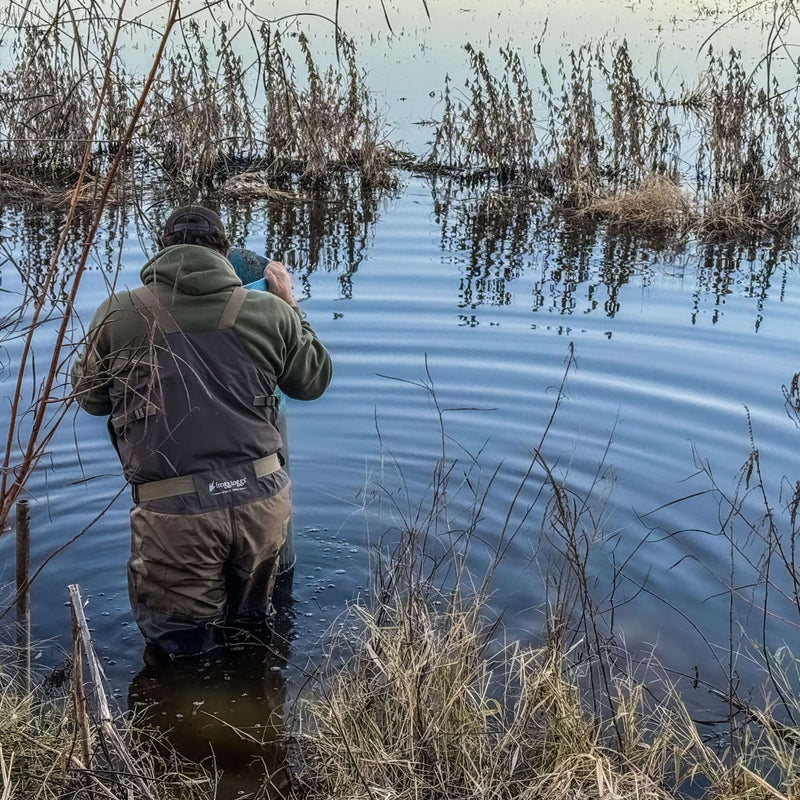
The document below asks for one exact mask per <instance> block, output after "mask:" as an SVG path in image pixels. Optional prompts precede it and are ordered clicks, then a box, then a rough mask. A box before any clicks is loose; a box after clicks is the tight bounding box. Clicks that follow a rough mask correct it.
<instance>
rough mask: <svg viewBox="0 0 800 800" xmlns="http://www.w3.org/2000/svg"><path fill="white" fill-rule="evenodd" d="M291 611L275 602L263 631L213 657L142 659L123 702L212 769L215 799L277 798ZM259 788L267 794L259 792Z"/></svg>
mask: <svg viewBox="0 0 800 800" xmlns="http://www.w3.org/2000/svg"><path fill="white" fill-rule="evenodd" d="M293 620H294V615H293V612H292V610H291V607H285V608H282V609H281V611H280V612H279V613H278V614H277V616H276V619H275V621H274V625H273V629H272V631H271V632H270V634H269V635H260V636H257V637H254V636H253V635H252V634H248V635H246V637H245V638H244V639H243V641H242V643H241V644H233V645H229V646H228V647H227V648H225V649H222V650H219V651H216V652H215V653H214V654H213V656H212V657H204V658H199V659H185V660H181V661H176V662H163V661H159V660H157V659H156V657H155V656H154V655H152V654H151V653H150V652H148V651H146V652H145V660H146V662H147V664H146V666H145V667H144V669H142V670H141V672H139V673H138V674H137V675H136V676H135V677H134V678H133V679H132V681H131V683H130V687H129V690H128V707H129V708H130V709H132V710H134V711H136V712H137V713H138V717H137V724H138V725H144V726H146V727H148V728H155V729H156V730H157V731H158V732H160V733H161V734H163V736H164V737H165V739H166V741H167V742H168V743H169V744H170V745H171V746H172V747H173V748H174V749H175V750H176V751H177V752H178V753H180V754H181V755H183V756H184V757H186V758H188V759H190V760H192V761H195V762H198V763H201V764H203V766H204V767H205V768H206V769H207V770H208V771H209V772H211V773H212V775H215V776H217V779H218V785H217V787H216V793H215V794H214V795H213V796H215V797H217V798H218V800H226V799H227V798H247V797H256V796H258V797H264V796H267V797H273V796H274V797H282V796H284V795H285V789H286V787H287V781H288V777H287V773H286V771H285V765H284V761H285V749H284V744H283V737H284V733H283V716H284V703H285V700H286V685H285V678H284V670H285V667H286V665H287V663H288V661H289V659H290V657H291V639H292V636H293V633H292V631H293V627H294V622H293ZM264 792H266V794H264Z"/></svg>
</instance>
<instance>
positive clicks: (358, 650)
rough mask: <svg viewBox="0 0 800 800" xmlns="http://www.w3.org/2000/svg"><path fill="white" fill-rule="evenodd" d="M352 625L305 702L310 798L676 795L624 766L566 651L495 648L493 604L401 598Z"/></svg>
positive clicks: (302, 770) (300, 744) (300, 732)
mask: <svg viewBox="0 0 800 800" xmlns="http://www.w3.org/2000/svg"><path fill="white" fill-rule="evenodd" d="M433 602H436V603H438V604H439V606H438V607H437V606H435V605H433ZM347 624H348V625H351V626H352V625H356V626H358V628H359V631H360V635H359V636H358V638H357V639H356V640H355V641H348V643H347V647H348V648H351V650H350V653H349V655H348V657H347V659H346V661H345V663H344V665H343V666H342V667H341V668H338V669H335V670H331V673H332V674H326V675H324V676H322V683H321V687H320V688H319V689H317V690H316V691H314V692H313V693H310V694H309V695H307V696H306V697H305V698H304V699H303V700H301V706H300V709H299V719H298V725H297V728H296V731H295V735H294V741H295V744H296V747H297V751H298V753H299V756H300V761H299V772H298V774H297V775H296V777H297V778H298V780H299V781H300V784H301V785H302V791H303V792H304V793H306V792H307V794H304V796H307V797H309V798H333V797H349V798H364V799H365V800H366V798H370V797H392V798H409V800H410V798H416V797H426V798H431V799H432V800H434V799H435V798H441V800H445V798H446V799H447V800H449V799H450V798H453V797H487V798H488V797H493V798H538V797H541V796H543V793H544V794H546V795H547V796H548V797H552V798H565V800H566V798H573V797H576V796H580V797H588V798H591V797H594V798H603V797H607V796H609V795H608V793H609V792H613V793H614V794H616V795H619V796H626V797H627V796H639V797H643V798H659V800H661V798H664V797H666V793H665V792H663V791H662V790H661V789H659V787H658V786H657V784H656V782H655V781H654V780H653V779H652V778H651V777H649V776H648V775H646V774H645V773H644V772H639V771H636V770H628V769H626V768H625V767H624V766H623V767H622V768H620V766H619V765H618V764H616V763H615V761H616V759H615V758H614V755H613V752H612V751H611V750H609V749H608V748H607V747H606V746H605V744H604V741H603V739H604V737H603V735H602V734H601V733H600V732H599V731H598V730H597V725H596V722H595V721H594V720H592V719H591V717H590V716H589V715H588V714H586V713H585V711H584V708H583V706H582V701H581V692H580V689H579V688H578V686H577V684H576V683H575V682H574V681H570V680H568V679H567V678H566V675H565V669H564V662H563V660H562V658H561V656H560V654H559V652H558V651H557V650H553V649H542V650H534V649H528V648H523V647H518V646H510V647H508V648H505V649H504V650H502V651H501V653H500V654H498V655H497V656H496V657H495V658H490V657H489V655H488V650H487V648H488V647H489V638H490V632H491V630H492V629H491V626H489V625H488V624H487V623H486V621H485V620H483V619H482V609H481V606H480V604H476V605H470V604H464V605H462V604H460V603H458V602H456V603H455V604H454V603H453V602H452V601H451V600H449V599H448V598H447V597H446V596H441V597H440V598H439V600H437V601H433V598H432V597H427V598H424V597H421V596H420V595H419V594H416V593H412V594H410V595H408V596H401V595H399V594H398V595H395V596H393V597H391V598H390V599H386V600H385V601H384V602H382V603H381V604H380V606H379V607H378V608H374V609H367V608H365V607H363V606H356V607H354V608H353V609H351V611H350V618H349V619H348V620H347Z"/></svg>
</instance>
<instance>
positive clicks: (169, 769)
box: [0, 667, 212, 800]
mask: <svg viewBox="0 0 800 800" xmlns="http://www.w3.org/2000/svg"><path fill="white" fill-rule="evenodd" d="M0 684H2V686H3V687H4V688H3V689H2V690H0V800H17V799H18V800H23V798H25V800H28V798H37V800H63V798H67V797H75V798H79V797H85V798H121V797H125V798H130V800H134V799H135V800H139V798H148V800H200V798H206V797H209V796H210V792H211V789H210V787H211V785H212V782H211V781H210V780H209V779H208V778H207V777H206V776H204V775H203V774H202V773H201V770H200V768H199V767H197V766H196V765H188V764H186V763H184V762H180V761H179V760H178V759H177V758H176V757H175V755H174V754H173V753H172V752H171V751H170V750H169V748H168V747H166V745H164V744H163V742H159V741H157V740H156V739H155V738H153V737H152V736H150V735H149V734H148V733H146V732H144V731H138V730H136V729H135V727H134V725H133V724H132V723H130V722H129V723H126V724H124V726H123V727H122V732H123V735H124V738H125V742H126V745H127V747H128V748H129V750H130V752H131V754H132V756H133V757H134V758H135V759H136V763H137V764H138V765H139V766H140V769H141V772H142V774H145V773H146V774H151V775H157V776H158V779H157V780H154V781H150V782H149V784H148V786H147V787H146V788H145V787H143V786H142V785H140V786H137V784H136V782H132V781H130V780H128V779H129V778H130V777H131V776H128V775H125V774H124V770H123V771H122V772H120V771H117V770H115V769H113V768H109V766H108V765H105V766H103V764H102V761H103V753H104V749H105V747H104V743H103V742H102V740H101V738H100V737H99V736H98V735H97V734H96V732H95V735H94V736H93V738H92V739H91V743H92V746H93V749H94V750H95V752H96V753H97V755H98V756H99V760H98V762H97V763H96V764H92V765H91V766H90V767H87V765H86V764H85V763H84V760H83V756H82V755H81V743H80V735H79V731H78V726H77V725H76V723H75V720H74V708H73V702H72V697H71V696H70V695H69V694H67V693H64V692H61V691H60V690H53V689H50V690H47V691H46V692H45V693H44V694H42V695H41V696H40V694H39V693H37V694H35V695H20V694H19V693H17V692H16V691H15V689H14V682H13V680H12V679H11V677H10V673H9V671H8V670H7V669H6V668H5V667H3V668H2V669H0Z"/></svg>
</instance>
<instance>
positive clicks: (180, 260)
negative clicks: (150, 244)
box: [72, 206, 331, 658]
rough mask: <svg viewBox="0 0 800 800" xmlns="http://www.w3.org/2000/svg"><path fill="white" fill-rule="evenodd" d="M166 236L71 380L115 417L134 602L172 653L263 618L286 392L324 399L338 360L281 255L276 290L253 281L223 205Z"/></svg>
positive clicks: (113, 306)
mask: <svg viewBox="0 0 800 800" xmlns="http://www.w3.org/2000/svg"><path fill="white" fill-rule="evenodd" d="M159 244H160V246H161V250H160V251H159V253H158V254H157V255H156V256H155V257H154V258H153V259H151V260H150V261H148V262H147V264H145V265H144V267H143V268H142V271H141V279H142V283H143V284H144V285H143V286H140V287H139V288H137V289H134V290H131V291H122V292H118V293H117V294H114V295H112V296H111V297H110V298H109V299H108V300H107V301H105V302H104V303H102V304H101V306H100V307H99V308H98V310H97V312H96V313H95V315H94V318H93V319H92V323H91V327H90V329H89V333H88V337H87V340H86V341H87V343H86V346H85V348H84V350H83V351H82V352H81V353H80V355H79V356H78V358H77V360H76V361H75V363H74V365H73V368H72V382H73V386H74V389H75V394H76V398H77V400H78V402H79V403H80V405H81V407H82V408H84V409H85V410H86V411H88V412H89V413H90V414H96V415H100V416H104V415H109V431H110V433H111V437H112V441H113V442H114V445H115V447H116V449H117V452H118V454H119V457H120V461H121V462H122V468H123V472H124V475H125V478H126V479H127V480H128V481H129V482H130V484H131V487H132V491H133V500H134V506H133V508H132V510H131V559H130V561H129V562H128V588H129V593H130V599H131V606H132V608H133V613H134V616H135V618H136V622H137V624H138V625H139V628H140V630H141V632H142V634H143V635H144V638H145V640H146V641H147V642H148V644H150V645H154V646H155V647H156V648H157V649H158V650H159V651H161V652H162V653H165V654H166V655H168V656H170V657H173V658H174V657H176V656H184V655H196V654H200V653H204V652H206V651H208V650H211V649H213V648H214V647H217V646H219V645H221V644H223V643H224V641H225V635H224V634H225V629H226V627H230V626H233V627H241V626H248V627H249V626H252V625H256V626H257V625H259V624H263V622H264V621H265V619H266V617H267V614H268V609H269V604H270V598H271V595H272V588H273V585H274V583H275V577H276V574H277V570H278V553H279V551H280V548H281V546H282V544H283V542H284V541H285V539H286V529H287V525H288V522H289V515H290V511H291V507H290V497H289V478H288V476H287V474H286V473H285V472H284V470H283V469H282V468H281V465H282V463H283V459H282V456H281V454H280V448H281V446H282V442H281V437H280V434H279V433H278V429H277V425H276V419H277V413H278V408H277V398H276V396H275V395H274V392H275V389H276V388H279V389H280V390H281V391H282V392H283V393H284V394H286V395H287V396H288V397H291V398H294V399H297V400H314V399H316V398H317V397H319V396H320V395H321V394H322V393H323V392H324V391H325V389H326V388H327V386H328V384H329V382H330V379H331V360H330V356H329V355H328V353H327V351H326V350H325V348H324V347H323V346H322V344H321V343H320V342H319V340H318V339H317V337H316V335H315V334H314V331H313V330H312V329H311V326H310V325H309V324H308V323H307V322H306V321H305V319H304V317H303V315H302V313H301V312H300V310H299V309H298V308H297V305H296V303H295V301H294V297H293V295H292V284H291V278H290V276H289V273H288V272H287V270H286V268H285V267H284V266H283V265H282V264H279V263H277V262H275V261H272V262H270V263H269V264H268V265H267V267H266V268H265V270H264V276H265V277H266V279H267V281H268V285H269V288H270V293H267V292H255V291H254V292H248V291H246V290H245V289H243V288H242V286H241V281H240V280H239V278H238V277H237V276H236V273H235V272H234V270H233V267H232V266H231V264H230V262H229V261H228V260H227V259H226V258H225V254H226V253H227V252H228V240H227V237H226V235H225V229H224V227H223V225H222V222H221V220H220V219H219V217H218V216H217V215H216V214H215V213H214V212H213V211H210V210H208V209H206V208H202V207H200V206H187V207H184V208H179V209H178V210H176V211H175V212H173V213H172V215H171V216H170V217H169V219H168V220H167V222H166V225H165V227H164V232H163V234H162V236H161V239H160V242H159Z"/></svg>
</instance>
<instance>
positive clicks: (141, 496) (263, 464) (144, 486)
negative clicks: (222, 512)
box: [133, 453, 281, 503]
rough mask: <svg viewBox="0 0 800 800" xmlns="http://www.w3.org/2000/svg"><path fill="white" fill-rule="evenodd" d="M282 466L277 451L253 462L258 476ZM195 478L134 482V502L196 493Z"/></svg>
mask: <svg viewBox="0 0 800 800" xmlns="http://www.w3.org/2000/svg"><path fill="white" fill-rule="evenodd" d="M280 468H281V460H280V457H279V456H278V454H277V453H273V454H272V455H269V456H265V457H264V458H259V459H258V460H257V461H254V462H253V469H254V470H255V473H256V477H257V478H263V477H264V476H265V475H271V474H272V473H273V472H277V471H278V470H279V469H280ZM195 491H196V490H195V485H194V478H192V476H191V475H181V476H180V477H178V478H166V479H165V480H163V481H150V483H138V484H133V499H134V502H137V503H139V502H143V503H144V502H147V501H148V500H161V499H162V498H164V497H176V496H177V495H180V494H194V492H195Z"/></svg>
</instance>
